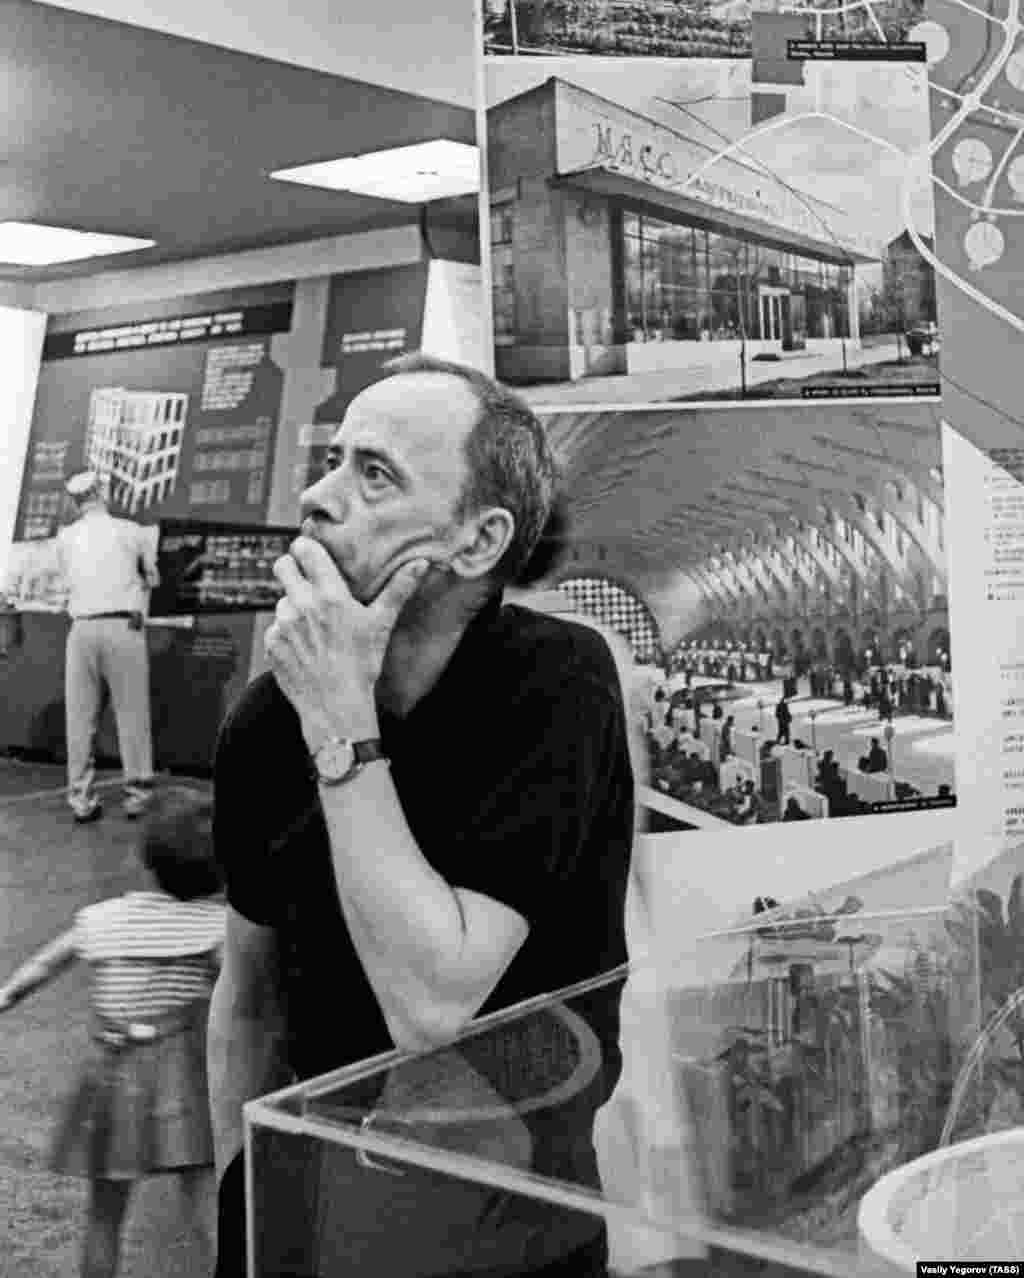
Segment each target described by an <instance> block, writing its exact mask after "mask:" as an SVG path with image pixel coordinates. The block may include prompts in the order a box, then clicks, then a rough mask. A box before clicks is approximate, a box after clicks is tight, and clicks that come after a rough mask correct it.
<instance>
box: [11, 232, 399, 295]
mask: <svg viewBox="0 0 1024 1278" xmlns="http://www.w3.org/2000/svg"><path fill="white" fill-rule="evenodd" d="M422 254H423V245H422V241H421V238H420V232H419V228H418V227H417V226H413V225H409V226H397V227H390V228H387V229H385V230H380V231H364V232H362V233H360V234H358V235H336V236H330V237H328V238H326V239H320V240H307V241H305V242H304V243H301V244H282V245H279V246H277V247H275V248H267V249H253V250H251V251H249V252H246V253H228V254H224V255H223V256H220V257H203V258H194V259H192V260H191V261H186V262H170V263H167V264H165V265H161V266H150V267H143V268H141V269H137V270H124V271H104V272H103V273H102V274H100V275H93V276H87V277H84V278H82V279H71V280H54V281H51V282H49V283H45V284H39V285H37V286H36V287H35V288H34V289H33V290H32V294H31V305H32V306H34V307H35V308H36V309H37V310H41V311H49V312H51V313H59V312H63V311H79V310H93V309H101V308H103V307H106V306H128V305H132V304H134V303H136V302H152V301H157V300H161V299H163V298H173V297H185V296H187V295H189V294H192V293H210V292H215V291H218V290H220V289H229V288H244V287H246V286H247V285H250V284H271V283H274V282H276V281H279V280H301V279H311V278H314V277H317V276H323V275H339V274H341V273H343V272H345V271H366V270H374V269H376V268H377V267H384V266H401V265H404V264H405V263H407V262H418V261H419V260H420V258H421V257H422Z"/></svg>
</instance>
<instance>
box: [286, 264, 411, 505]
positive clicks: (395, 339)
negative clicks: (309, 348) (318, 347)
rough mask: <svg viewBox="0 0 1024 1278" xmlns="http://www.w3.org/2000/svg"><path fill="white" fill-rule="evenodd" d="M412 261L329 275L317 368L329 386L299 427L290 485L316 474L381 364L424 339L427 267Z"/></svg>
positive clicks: (301, 484)
mask: <svg viewBox="0 0 1024 1278" xmlns="http://www.w3.org/2000/svg"><path fill="white" fill-rule="evenodd" d="M433 265H436V264H434V263H430V264H428V263H426V262H422V263H420V262H417V263H413V264H411V265H408V266H395V267H390V268H388V269H386V270H376V271H356V272H353V273H351V274H348V275H335V276H332V277H331V282H330V291H329V295H328V302H327V317H326V322H325V324H324V337H323V349H322V353H321V357H320V364H321V367H322V368H324V369H330V370H333V371H334V374H335V383H334V391H333V393H332V394H331V395H330V397H329V398H328V399H326V400H324V401H323V403H321V404H319V405H318V407H317V409H316V411H315V412H314V414H313V421H312V423H310V424H309V425H307V426H305V427H304V428H303V429H302V430H300V432H299V440H298V443H299V453H298V460H297V462H296V467H295V471H296V473H295V480H294V482H293V485H292V486H293V489H295V490H296V491H298V490H299V489H301V488H303V487H305V485H306V484H309V483H312V482H313V481H314V480H316V479H317V478H319V476H320V473H321V470H322V466H323V458H324V454H325V452H326V448H327V445H328V443H329V442H330V440H331V437H332V436H333V435H334V433H335V432H336V431H337V429H338V427H339V426H340V424H341V421H342V419H343V417H344V416H345V409H346V408H347V407H348V406H349V404H350V403H351V402H352V400H353V399H354V398H355V397H356V395H358V394H359V392H360V391H363V390H365V389H366V388H367V387H368V386H371V385H372V384H373V383H374V382H376V381H379V380H380V378H381V376H382V366H383V365H384V364H385V363H387V361H388V360H390V359H396V358H398V356H400V355H404V354H407V353H408V352H409V351H415V350H418V349H419V347H420V346H421V345H422V344H423V342H424V334H425V330H426V328H427V327H428V324H427V319H428V316H427V313H426V312H427V291H428V276H429V274H430V266H433Z"/></svg>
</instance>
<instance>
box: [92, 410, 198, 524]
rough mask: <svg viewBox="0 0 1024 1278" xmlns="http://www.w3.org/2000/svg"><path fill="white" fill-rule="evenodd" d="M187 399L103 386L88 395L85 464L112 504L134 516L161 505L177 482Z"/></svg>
mask: <svg viewBox="0 0 1024 1278" xmlns="http://www.w3.org/2000/svg"><path fill="white" fill-rule="evenodd" d="M187 411H188V396H187V395H179V394H176V393H174V392H171V391H129V390H124V389H122V388H121V387H112V386H104V387H99V388H97V389H96V390H94V391H93V392H92V393H91V394H90V396H89V424H88V428H87V432H86V438H85V464H86V466H87V467H88V468H89V469H90V470H93V471H95V472H96V473H97V474H98V475H99V476H100V479H101V480H102V482H103V484H104V487H105V489H106V492H107V495H108V498H109V500H110V502H111V504H112V505H114V506H117V507H119V508H120V509H122V510H124V511H126V512H127V513H128V514H129V515H134V514H136V513H137V512H138V511H140V510H147V509H148V508H149V507H150V506H152V505H154V504H156V503H159V502H162V501H165V500H166V499H167V498H168V497H169V496H170V495H171V493H172V492H173V491H174V485H175V483H176V481H177V478H178V458H179V456H180V454H181V440H182V435H183V433H184V429H185V415H186V413H187Z"/></svg>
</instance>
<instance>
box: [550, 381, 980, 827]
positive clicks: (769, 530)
mask: <svg viewBox="0 0 1024 1278" xmlns="http://www.w3.org/2000/svg"><path fill="white" fill-rule="evenodd" d="M543 420H544V421H545V424H546V426H547V429H548V431H549V433H550V436H551V439H552V441H553V442H554V444H555V446H556V448H557V449H558V451H559V452H560V454H561V456H562V458H563V464H564V467H565V476H566V484H567V489H568V495H569V499H570V502H571V509H572V523H571V529H570V533H569V537H568V543H567V548H566V551H565V554H564V557H563V559H562V561H561V564H560V567H559V568H558V570H557V574H556V580H555V581H554V582H553V583H552V584H554V585H556V586H557V588H558V589H559V590H560V591H561V592H562V593H563V594H566V595H568V596H569V598H570V599H571V600H572V602H573V604H574V606H575V607H576V608H577V610H578V611H579V612H581V613H583V614H585V615H588V616H590V617H593V618H594V619H595V620H597V621H599V622H602V623H604V624H605V625H606V626H608V627H609V628H611V629H612V630H614V631H617V632H618V633H619V634H621V635H623V636H624V637H625V638H626V640H627V641H628V643H629V645H630V648H631V651H632V655H633V659H634V663H635V665H634V670H633V676H632V677H633V679H634V686H633V688H632V689H631V705H630V714H631V716H632V718H633V720H634V723H635V724H637V725H639V726H640V729H641V731H642V732H643V735H644V741H645V746H646V762H647V765H648V767H649V778H648V780H649V785H648V788H647V793H646V795H645V803H646V805H647V807H648V808H649V809H650V811H651V818H650V828H651V829H652V830H659V829H660V830H685V829H701V830H722V831H724V830H728V829H731V828H733V827H735V826H753V825H775V824H777V823H780V822H796V821H804V820H808V819H823V818H827V819H829V820H832V821H834V820H836V819H838V818H842V817H858V816H867V815H871V816H874V815H882V814H885V815H895V814H903V813H906V812H909V811H921V810H923V809H928V808H935V809H944V808H945V809H948V808H951V807H953V805H954V804H955V802H956V777H955V759H954V750H955V740H956V738H955V732H954V712H955V704H954V700H955V699H954V695H953V694H954V685H953V682H952V674H951V672H952V667H953V653H952V647H951V643H950V626H949V608H948V598H947V591H948V586H947V581H948V567H947V545H946V541H947V539H946V531H945V493H944V485H943V474H942V456H941V438H940V427H939V423H938V421H937V419H936V417H935V416H934V414H933V412H932V410H931V406H928V405H924V404H914V403H905V404H900V405H887V406H885V407H884V408H883V407H881V406H878V405H865V404H860V405H829V406H828V407H827V408H825V407H824V406H822V407H819V408H810V409H805V410H803V411H802V412H799V413H795V412H794V411H793V410H792V409H790V408H785V407H782V408H772V407H768V406H765V407H764V408H762V409H761V410H759V411H758V412H757V413H751V412H750V411H749V410H748V409H739V408H734V409H728V408H721V409H716V408H710V409H708V408H703V409H690V408H680V409H675V410H668V409H657V410H650V411H630V412H622V411H615V410H606V411H588V410H583V409H567V410H565V411H564V412H558V413H545V414H544V415H543Z"/></svg>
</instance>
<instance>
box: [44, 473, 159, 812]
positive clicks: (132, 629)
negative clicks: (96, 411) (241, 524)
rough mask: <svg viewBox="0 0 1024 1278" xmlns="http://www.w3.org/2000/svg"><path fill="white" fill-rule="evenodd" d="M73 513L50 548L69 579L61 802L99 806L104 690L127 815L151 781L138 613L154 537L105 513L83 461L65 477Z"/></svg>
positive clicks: (152, 571) (152, 581)
mask: <svg viewBox="0 0 1024 1278" xmlns="http://www.w3.org/2000/svg"><path fill="white" fill-rule="evenodd" d="M67 493H68V496H69V497H70V498H71V500H72V502H73V503H74V506H75V512H76V518H75V520H74V521H73V522H72V523H71V524H69V525H68V526H67V527H65V528H62V529H61V531H60V532H59V533H58V534H57V556H58V559H59V561H60V567H61V573H62V575H63V577H64V579H65V581H66V583H67V586H68V603H67V607H68V612H69V613H70V614H71V629H70V631H69V632H68V641H67V649H66V652H65V678H64V698H65V705H66V713H67V747H68V802H69V804H70V805H71V810H72V812H73V813H74V816H75V820H76V821H79V822H86V821H94V820H96V818H97V817H99V816H101V815H102V807H101V805H100V802H99V799H97V797H96V795H95V794H94V792H93V784H94V781H95V774H96V769H95V761H94V756H93V748H94V744H95V738H96V729H97V727H98V725H99V716H100V709H101V707H102V704H103V685H104V684H106V685H107V687H108V688H109V690H110V698H111V701H112V702H113V704H114V717H115V719H116V721H117V739H118V745H119V747H120V751H121V764H122V767H123V769H124V798H123V803H122V807H123V810H124V813H125V815H126V816H129V817H137V816H140V815H141V814H142V813H143V812H144V811H145V809H146V807H147V806H148V803H149V800H150V797H151V792H152V786H153V742H152V731H151V726H150V708H149V656H148V653H147V649H146V632H145V630H144V628H143V616H144V613H145V610H146V600H147V596H148V591H149V590H150V589H152V588H153V587H154V586H156V585H158V584H159V575H158V573H157V566H156V545H155V542H154V540H153V539H152V538H151V537H149V536H147V535H146V533H145V531H144V530H143V529H142V528H141V527H140V526H139V525H138V524H136V523H134V522H133V521H132V520H130V519H119V518H116V517H115V516H113V515H111V513H110V511H109V510H108V509H107V503H106V501H105V500H104V497H103V491H102V487H101V484H100V481H99V478H98V477H97V476H96V475H95V474H93V473H92V472H91V471H85V472H83V473H82V474H79V475H75V476H73V477H72V478H71V479H69V480H68V483H67Z"/></svg>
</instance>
